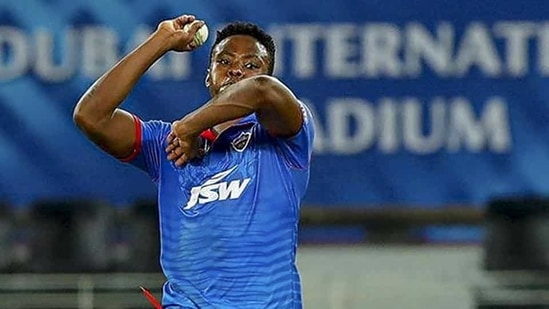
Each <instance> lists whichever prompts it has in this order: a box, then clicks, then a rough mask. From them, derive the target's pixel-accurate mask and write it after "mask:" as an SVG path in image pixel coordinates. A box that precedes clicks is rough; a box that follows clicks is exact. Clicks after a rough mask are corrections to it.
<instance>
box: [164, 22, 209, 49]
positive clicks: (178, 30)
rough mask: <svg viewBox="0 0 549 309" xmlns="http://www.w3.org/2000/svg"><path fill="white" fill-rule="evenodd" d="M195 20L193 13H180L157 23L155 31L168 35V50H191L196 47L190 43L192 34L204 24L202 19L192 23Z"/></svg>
mask: <svg viewBox="0 0 549 309" xmlns="http://www.w3.org/2000/svg"><path fill="white" fill-rule="evenodd" d="M196 20H197V19H196V17H195V16H194V15H181V16H179V17H176V18H174V19H169V20H164V21H162V22H161V23H160V24H159V25H158V28H157V30H156V33H161V34H163V35H166V34H167V35H168V38H169V39H168V42H167V44H168V49H169V50H173V51H179V52H182V51H191V50H193V49H195V48H196V47H197V46H194V44H193V43H192V42H193V38H194V35H195V34H196V31H198V29H199V28H200V27H202V25H204V21H202V20H199V21H197V22H196V23H193V22H194V21H196ZM191 23H193V24H192V25H191V27H190V28H189V29H187V30H186V31H185V30H183V27H185V25H187V24H191Z"/></svg>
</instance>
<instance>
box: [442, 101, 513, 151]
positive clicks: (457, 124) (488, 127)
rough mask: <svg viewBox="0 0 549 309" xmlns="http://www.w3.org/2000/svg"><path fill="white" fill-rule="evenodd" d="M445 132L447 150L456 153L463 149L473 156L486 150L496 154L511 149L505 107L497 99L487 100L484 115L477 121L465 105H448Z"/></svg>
mask: <svg viewBox="0 0 549 309" xmlns="http://www.w3.org/2000/svg"><path fill="white" fill-rule="evenodd" d="M451 110H452V112H451V113H450V124H449V128H448V150H449V151H451V152H457V151H459V150H462V148H463V147H465V148H466V149H467V150H468V151H470V152H473V153H476V152H480V151H482V150H485V149H486V148H487V147H489V148H490V150H491V151H493V152H496V153H503V152H508V151H509V150H510V149H511V134H510V128H509V122H508V113H507V106H506V104H505V103H504V101H503V99H501V98H497V97H496V98H491V99H490V100H488V102H487V104H486V107H485V109H484V113H483V114H482V115H481V117H480V119H479V120H478V121H477V120H476V119H475V115H474V112H473V110H472V107H471V105H470V104H469V102H468V101H467V100H466V99H464V98H456V99H454V100H453V102H452V104H451Z"/></svg>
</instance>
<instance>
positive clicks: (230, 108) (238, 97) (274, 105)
mask: <svg viewBox="0 0 549 309" xmlns="http://www.w3.org/2000/svg"><path fill="white" fill-rule="evenodd" d="M251 113H256V115H257V117H258V120H259V121H260V123H261V124H262V125H263V126H264V127H265V128H266V129H267V131H269V132H270V133H271V134H273V135H275V136H281V137H285V136H293V135H295V134H297V133H298V132H299V130H300V128H301V125H302V124H303V116H302V113H301V109H300V107H299V102H298V101H297V98H296V97H295V96H294V94H293V93H292V92H291V91H290V89H288V88H287V87H286V86H285V85H284V84H283V83H281V82H280V81H279V80H278V79H276V78H274V77H271V76H267V75H257V76H253V77H250V78H246V79H243V80H241V81H239V82H238V83H236V84H234V85H231V86H230V87H228V88H227V89H225V90H224V91H223V92H221V93H220V94H218V95H217V96H215V97H214V98H212V99H211V100H210V101H209V102H207V103H206V104H205V105H203V106H202V107H201V108H199V109H197V110H196V111H194V112H192V113H190V114H188V115H187V116H185V117H184V118H183V119H181V120H179V121H176V122H174V124H173V125H172V133H171V134H170V135H169V137H168V138H169V146H168V147H167V148H166V152H167V153H168V159H169V160H173V161H174V162H175V164H176V165H177V166H182V165H183V164H185V163H186V162H187V161H188V160H190V159H192V158H194V157H196V156H197V155H198V153H197V146H196V140H197V139H196V137H197V136H198V134H200V132H202V131H203V130H205V129H207V128H211V127H214V126H216V125H218V124H222V123H224V122H226V121H230V120H235V119H238V118H241V117H244V116H247V115H249V114H251ZM175 138H177V139H175ZM174 140H176V141H177V143H174Z"/></svg>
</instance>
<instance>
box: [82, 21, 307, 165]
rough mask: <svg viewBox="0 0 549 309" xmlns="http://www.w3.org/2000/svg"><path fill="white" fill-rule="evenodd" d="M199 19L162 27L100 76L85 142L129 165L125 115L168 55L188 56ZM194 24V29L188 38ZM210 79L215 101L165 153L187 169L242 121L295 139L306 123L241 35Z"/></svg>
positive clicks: (215, 62)
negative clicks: (211, 137)
mask: <svg viewBox="0 0 549 309" xmlns="http://www.w3.org/2000/svg"><path fill="white" fill-rule="evenodd" d="M195 20H196V18H195V17H194V16H192V15H182V16H180V17H177V18H175V19H171V20H166V21H163V22H161V23H160V24H159V26H158V28H157V30H156V31H155V32H154V33H153V34H151V36H150V37H149V38H148V39H147V40H146V41H145V42H144V43H143V44H141V45H140V46H139V47H137V48H136V49H135V50H133V51H132V52H131V53H129V54H128V55H127V56H126V57H124V58H123V59H122V60H120V62H118V63H117V64H116V65H115V66H114V67H113V68H111V69H110V70H109V71H108V72H107V73H105V74H104V75H103V76H101V77H100V78H99V79H98V80H97V81H96V82H95V83H94V84H93V85H92V86H91V87H90V88H89V89H88V90H87V91H86V92H85V93H84V95H83V96H82V97H81V98H80V100H79V102H78V104H77V105H76V107H75V110H74V116H73V118H74V121H75V123H76V124H77V126H78V127H79V128H80V129H81V130H82V131H83V132H84V133H85V134H86V136H87V137H88V138H89V139H90V140H91V141H92V142H94V143H95V144H97V145H98V146H99V147H101V148H102V149H103V150H105V151H106V152H107V153H109V154H111V155H113V156H115V157H118V158H123V157H126V156H128V155H129V154H131V153H132V152H133V150H134V145H135V142H136V141H135V125H134V120H133V117H132V116H131V114H130V113H128V112H126V111H124V110H122V109H120V108H119V106H120V104H122V102H123V101H124V99H125V98H126V97H127V96H128V94H129V93H130V91H131V90H132V89H133V87H134V86H135V84H136V83H137V81H138V80H139V78H140V77H141V76H142V75H143V74H145V72H146V71H147V70H148V68H149V67H150V66H151V65H152V64H153V63H154V62H156V61H157V60H158V59H160V58H161V57H162V56H163V55H164V54H166V53H167V52H169V51H177V52H186V51H192V50H194V49H195V48H196V47H195V46H192V44H191V42H192V39H193V36H194V34H195V33H196V31H197V30H198V28H200V26H202V24H203V22H202V21H197V22H195V23H193V22H194V21H195ZM187 23H193V24H192V26H191V29H190V30H189V31H188V32H185V31H183V30H182V29H183V27H184V26H185V25H186V24H187ZM211 60H212V61H211V64H210V68H209V70H208V75H207V77H206V85H207V86H208V88H209V90H210V93H211V94H212V96H213V97H212V99H211V100H209V101H208V102H207V103H206V104H204V105H203V106H202V107H201V108H199V109H197V110H195V111H193V112H191V113H190V114H188V115H186V116H185V117H184V118H182V119H181V120H178V121H175V122H174V123H173V124H172V132H171V133H170V134H169V136H168V144H169V145H168V147H167V149H166V151H167V156H168V159H169V160H172V161H174V162H175V164H176V165H177V166H182V165H184V164H185V163H186V162H188V160H191V159H193V158H195V157H197V156H198V155H199V153H198V147H197V146H198V136H199V134H200V133H201V132H202V131H203V130H205V129H207V128H214V130H216V131H217V132H221V131H223V130H225V129H226V128H227V127H228V126H230V125H231V124H233V123H234V122H235V121H237V120H238V119H240V118H242V117H244V116H247V115H249V114H251V113H256V115H257V117H258V120H259V121H260V122H261V124H262V125H263V126H264V127H265V128H266V129H267V130H268V131H269V132H270V133H271V134H274V135H276V136H281V137H285V136H292V135H295V134H296V133H297V132H298V131H299V129H300V128H301V125H302V122H303V119H302V115H301V110H300V108H299V103H298V101H297V99H296V97H295V96H294V95H293V93H292V92H291V91H290V90H289V89H288V88H287V87H286V86H284V84H282V83H281V82H280V81H278V80H277V79H276V78H274V77H271V76H268V75H267V73H268V65H269V57H268V54H267V53H266V50H265V48H264V47H263V46H262V45H261V44H259V43H258V42H257V40H256V39H255V38H253V37H251V36H246V35H235V36H231V37H228V38H226V39H225V40H223V41H222V42H220V43H219V44H218V45H217V46H216V48H215V50H214V52H213V55H212V59H211Z"/></svg>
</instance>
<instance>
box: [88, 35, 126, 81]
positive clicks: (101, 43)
mask: <svg viewBox="0 0 549 309" xmlns="http://www.w3.org/2000/svg"><path fill="white" fill-rule="evenodd" d="M81 36H82V40H83V42H82V44H83V49H82V53H83V59H84V63H83V70H84V74H85V75H86V76H87V77H90V78H95V77H97V76H99V75H101V74H103V73H104V72H106V71H107V70H108V69H109V68H110V67H111V66H113V65H114V64H115V63H116V61H118V52H117V48H118V46H117V45H118V44H117V43H118V37H117V35H116V33H115V32H114V31H113V30H112V29H110V28H106V27H86V28H84V29H83V30H82V33H81Z"/></svg>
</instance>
